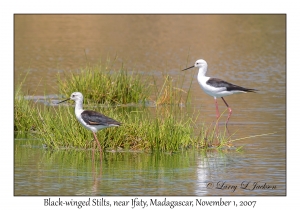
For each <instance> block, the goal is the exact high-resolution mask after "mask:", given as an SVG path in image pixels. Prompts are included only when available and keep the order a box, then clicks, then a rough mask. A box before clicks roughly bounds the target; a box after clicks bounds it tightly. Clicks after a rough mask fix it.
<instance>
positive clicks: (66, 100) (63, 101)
mask: <svg viewBox="0 0 300 210" xmlns="http://www.w3.org/2000/svg"><path fill="white" fill-rule="evenodd" d="M68 100H70V99H69V98H68V99H66V100H63V101H60V102H58V103H57V104H60V103H62V102H65V101H68Z"/></svg>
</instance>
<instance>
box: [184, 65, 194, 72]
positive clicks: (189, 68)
mask: <svg viewBox="0 0 300 210" xmlns="http://www.w3.org/2000/svg"><path fill="white" fill-rule="evenodd" d="M193 67H195V66H191V67H188V68H186V69H183V70H181V71H185V70H188V69H191V68H193Z"/></svg>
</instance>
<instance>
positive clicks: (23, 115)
mask: <svg viewBox="0 0 300 210" xmlns="http://www.w3.org/2000/svg"><path fill="white" fill-rule="evenodd" d="M25 79H26V76H25V77H24V80H23V81H22V82H21V83H20V85H19V86H18V87H17V88H16V90H15V93H14V131H15V132H19V133H23V134H24V133H27V132H29V131H34V130H36V127H37V126H38V125H37V124H35V122H34V120H33V119H34V118H35V117H36V115H37V112H36V110H35V109H34V108H33V106H34V104H33V102H32V101H29V100H27V99H25V97H24V93H23V92H22V86H23V83H24V81H25Z"/></svg>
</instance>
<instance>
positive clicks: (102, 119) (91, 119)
mask: <svg viewBox="0 0 300 210" xmlns="http://www.w3.org/2000/svg"><path fill="white" fill-rule="evenodd" d="M81 117H82V119H83V120H84V122H86V123H87V124H89V125H104V126H109V125H117V126H118V125H121V123H120V122H118V121H116V120H114V119H112V118H109V117H106V116H105V115H103V114H101V113H99V112H95V111H91V110H85V111H83V112H82V113H81Z"/></svg>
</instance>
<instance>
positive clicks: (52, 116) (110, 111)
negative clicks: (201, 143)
mask: <svg viewBox="0 0 300 210" xmlns="http://www.w3.org/2000/svg"><path fill="white" fill-rule="evenodd" d="M118 109H119V110H118ZM97 111H100V112H101V113H103V114H105V115H107V116H109V117H112V118H114V119H116V120H118V121H120V122H122V123H123V124H122V126H120V127H113V128H107V129H103V130H101V131H99V132H98V133H97V137H98V139H99V141H100V144H101V145H102V147H105V148H108V149H110V150H118V149H121V150H144V151H145V150H146V151H149V150H150V151H153V150H155V151H177V150H179V149H184V148H187V147H188V146H190V145H192V143H193V141H195V139H196V138H195V137H193V127H192V126H191V124H190V122H189V121H191V119H190V118H189V117H188V116H176V115H173V114H170V112H163V111H159V110H156V113H155V114H156V116H152V115H151V113H150V112H149V111H148V110H146V109H143V110H141V111H128V108H113V107H108V108H101V109H98V110H97ZM38 112H39V116H40V117H39V118H37V119H36V123H40V124H41V126H40V127H39V128H38V134H37V135H38V137H39V138H41V139H43V140H44V142H45V144H46V145H48V146H49V147H51V148H55V149H61V148H69V149H70V148H77V149H79V148H81V149H87V148H92V145H93V144H92V140H93V135H92V132H91V131H89V130H87V129H85V128H84V127H83V126H82V125H81V124H79V122H78V121H77V119H76V118H75V114H74V107H70V106H58V107H46V106H44V107H40V108H39V109H38Z"/></svg>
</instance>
